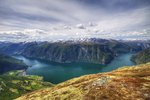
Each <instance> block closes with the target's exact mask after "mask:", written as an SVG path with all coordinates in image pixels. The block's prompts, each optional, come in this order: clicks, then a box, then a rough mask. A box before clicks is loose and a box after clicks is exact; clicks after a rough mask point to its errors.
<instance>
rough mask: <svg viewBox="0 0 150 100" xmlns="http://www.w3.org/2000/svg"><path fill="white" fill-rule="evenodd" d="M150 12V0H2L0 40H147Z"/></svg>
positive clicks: (0, 1)
mask: <svg viewBox="0 0 150 100" xmlns="http://www.w3.org/2000/svg"><path fill="white" fill-rule="evenodd" d="M149 11H150V1H149V0H42V1H41V0H0V41H2V40H3V41H4V40H8V38H9V39H10V40H11V37H12V41H17V40H18V37H24V38H20V40H18V41H34V40H40V41H43V40H57V39H72V38H75V39H76V38H89V37H100V38H115V39H124V36H125V37H126V38H140V37H142V38H146V39H147V38H150V36H149V35H145V34H140V32H141V31H142V30H144V29H146V30H148V29H149V27H150V20H149V18H150V12H149ZM81 28H82V29H81ZM37 30H38V31H37ZM132 32H133V33H132ZM128 33H130V35H131V36H130V35H129V34H128ZM131 33H132V34H131ZM135 34H137V36H135ZM139 34H140V35H139ZM147 34H149V33H147ZM146 36H147V37H146ZM15 38H16V39H15Z"/></svg>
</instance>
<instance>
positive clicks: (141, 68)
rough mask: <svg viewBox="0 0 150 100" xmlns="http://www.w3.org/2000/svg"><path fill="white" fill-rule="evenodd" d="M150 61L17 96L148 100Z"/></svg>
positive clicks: (43, 99)
mask: <svg viewBox="0 0 150 100" xmlns="http://www.w3.org/2000/svg"><path fill="white" fill-rule="evenodd" d="M149 99H150V63H147V64H142V65H138V66H131V67H123V68H120V69H117V70H114V71H112V72H107V73H99V74H91V75H86V76H82V77H79V78H74V79H71V80H68V81H66V82H63V83H60V84H58V85H56V86H55V87H53V88H46V89H41V90H37V91H34V92H32V93H28V94H26V95H24V96H22V97H20V98H18V99H16V100H149Z"/></svg>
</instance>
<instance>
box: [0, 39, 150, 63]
mask: <svg viewBox="0 0 150 100" xmlns="http://www.w3.org/2000/svg"><path fill="white" fill-rule="evenodd" d="M149 47H150V41H121V40H105V39H97V38H91V39H85V40H78V41H58V42H20V43H10V42H5V43H1V45H0V52H2V53H6V54H9V55H23V56H25V57H31V58H38V59H44V60H48V61H53V62H59V63H71V62H87V63H99V64H108V63H110V62H111V61H112V60H113V59H114V58H115V57H116V56H118V55H119V54H120V53H128V52H139V51H142V50H144V49H146V48H149Z"/></svg>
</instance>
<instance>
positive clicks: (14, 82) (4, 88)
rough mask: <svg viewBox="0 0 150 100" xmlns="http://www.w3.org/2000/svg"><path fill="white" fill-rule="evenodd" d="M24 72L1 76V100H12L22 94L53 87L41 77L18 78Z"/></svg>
mask: <svg viewBox="0 0 150 100" xmlns="http://www.w3.org/2000/svg"><path fill="white" fill-rule="evenodd" d="M22 72H23V71H14V72H8V73H6V74H4V75H0V100H12V99H15V98H17V97H19V96H21V95H22V94H25V93H28V92H32V91H34V90H37V89H41V88H46V87H52V86H53V84H51V83H49V82H43V78H42V77H40V76H18V75H19V74H20V73H22Z"/></svg>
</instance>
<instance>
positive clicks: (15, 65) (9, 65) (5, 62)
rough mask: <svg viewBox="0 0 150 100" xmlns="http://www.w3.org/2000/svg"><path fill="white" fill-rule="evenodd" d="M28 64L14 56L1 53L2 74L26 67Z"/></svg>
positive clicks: (0, 65) (0, 66)
mask: <svg viewBox="0 0 150 100" xmlns="http://www.w3.org/2000/svg"><path fill="white" fill-rule="evenodd" d="M27 67H28V66H27V65H26V64H24V63H23V61H21V60H17V59H15V58H13V57H10V56H7V55H4V54H0V74H3V73H5V72H8V71H11V70H20V69H26V68H27Z"/></svg>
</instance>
